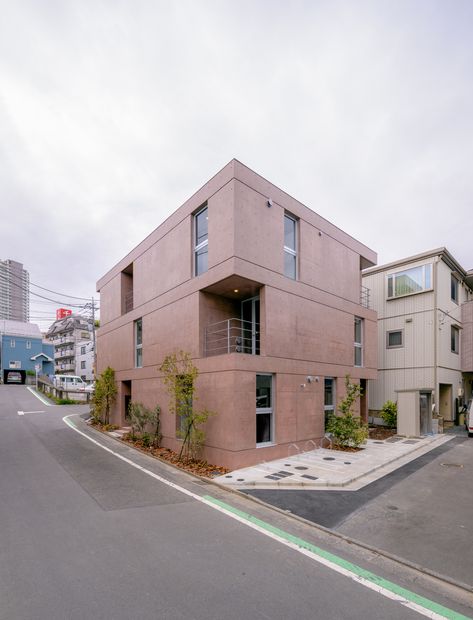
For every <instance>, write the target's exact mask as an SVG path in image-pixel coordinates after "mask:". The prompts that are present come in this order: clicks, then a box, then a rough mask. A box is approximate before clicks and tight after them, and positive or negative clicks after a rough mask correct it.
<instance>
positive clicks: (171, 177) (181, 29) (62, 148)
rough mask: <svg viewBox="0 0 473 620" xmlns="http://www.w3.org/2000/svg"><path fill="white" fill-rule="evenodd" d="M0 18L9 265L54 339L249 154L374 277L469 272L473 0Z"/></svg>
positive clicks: (1, 203) (0, 162) (244, 0)
mask: <svg viewBox="0 0 473 620" xmlns="http://www.w3.org/2000/svg"><path fill="white" fill-rule="evenodd" d="M0 15H1V19H0V258H1V259H6V258H11V259H14V260H17V261H19V262H22V263H23V264H24V267H25V268H26V269H27V270H28V271H29V273H30V279H31V282H32V286H31V291H32V293H35V295H32V296H31V304H32V306H31V320H32V321H33V322H36V323H39V324H40V326H41V327H42V328H45V327H47V326H48V325H49V324H50V323H51V321H52V320H53V318H54V313H53V311H54V310H55V308H57V307H60V306H65V305H66V303H77V304H78V305H81V304H84V303H85V302H86V298H91V297H92V296H95V297H96V298H97V293H96V282H97V280H98V279H99V278H100V277H101V276H102V275H104V274H105V273H106V272H107V271H108V270H109V269H110V268H111V267H112V266H113V265H114V264H115V263H117V262H118V261H119V260H120V259H121V258H122V257H123V256H125V255H126V254H127V253H128V252H129V251H130V250H131V249H132V248H133V247H135V246H136V245H137V244H138V243H139V242H140V241H141V240H142V239H143V238H144V237H146V236H147V235H148V234H149V233H150V232H151V231H152V230H154V229H155V228H156V227H157V226H158V225H159V224H160V223H161V222H162V221H164V220H165V219H166V217H168V216H169V215H170V214H171V213H172V212H173V211H175V210H176V209H177V208H178V207H179V206H180V205H181V204H182V203H183V202H184V201H185V200H186V199H187V198H189V197H190V196H191V195H192V194H193V193H194V192H195V191H196V190H197V189H198V188H199V187H201V186H202V185H203V184H204V183H205V182H206V181H207V180H208V179H210V178H211V177H212V176H213V175H214V174H215V173H216V172H217V171H218V170H220V169H221V168H222V167H223V166H224V165H225V164H226V163H228V162H229V161H230V160H231V159H232V158H234V157H235V158H237V159H239V160H240V161H242V162H243V163H244V164H246V165H247V166H249V167H250V168H252V169H253V170H255V171H256V172H258V173H259V174H261V175H262V176H264V177H265V178H267V179H268V180H269V181H271V182H272V183H274V184H275V185H277V186H279V187H281V188H282V189H283V190H285V191H286V192H287V193H289V194H290V195H292V196H293V197H295V198H296V199H298V200H299V201H300V202H302V203H304V204H305V205H307V206H308V207H310V208H312V209H313V210H314V211H316V212H317V213H319V214H320V215H322V216H323V217H325V218H327V219H328V220H330V221H331V222H333V223H334V224H336V225H337V226H339V227H340V228H342V229H343V230H345V231H346V232H348V233H349V234H350V235H352V236H353V237H355V238H356V239H358V240H359V241H361V242H363V243H364V244H366V245H367V246H368V247H370V248H371V249H373V250H375V251H376V252H377V253H378V263H379V264H383V263H386V262H390V261H393V260H396V259H398V258H402V257H404V256H410V255H412V254H417V253H420V252H423V251H426V250H429V249H432V248H437V247H441V246H446V247H447V248H448V249H449V251H450V252H451V253H452V254H453V256H454V257H455V258H456V259H457V260H458V262H459V263H460V264H461V265H462V266H463V267H464V268H465V269H471V268H473V249H472V248H473V243H472V237H473V235H472V232H473V226H472V214H473V208H472V203H473V173H472V162H473V70H472V67H473V37H472V36H471V24H472V20H473V2H471V1H470V0H465V1H462V0H453V1H447V0H443V1H441V2H440V1H436V0H428V1H423V0H411V1H409V2H407V1H403V0H396V1H394V0H389V1H383V0H373V1H367V0H357V1H354V0H348V1H337V0H310V1H303V0H293V1H289V0H284V1H279V0H239V2H235V1H234V0H233V1H230V0H214V1H213V0H212V1H209V0H192V1H188V0H175V1H174V2H173V1H170V0H168V1H166V2H163V1H161V0H121V1H120V0H81V1H80V2H77V1H76V0H15V2H12V1H11V0H0ZM38 286H41V287H44V288H47V289H50V291H53V292H54V294H53V293H52V292H47V291H44V290H43V289H39V288H38ZM56 293H60V294H56ZM38 294H42V295H43V296H47V297H48V298H49V299H52V300H54V302H61V303H60V304H59V303H53V302H49V301H47V300H44V299H42V298H41V297H38V296H37V295H38ZM66 295H74V296H76V297H81V298H84V299H82V300H74V299H71V298H70V297H66ZM65 302H66V303H65Z"/></svg>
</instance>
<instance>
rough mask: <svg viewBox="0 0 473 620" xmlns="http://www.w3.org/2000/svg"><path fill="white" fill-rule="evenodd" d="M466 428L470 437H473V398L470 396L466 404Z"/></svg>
mask: <svg viewBox="0 0 473 620" xmlns="http://www.w3.org/2000/svg"><path fill="white" fill-rule="evenodd" d="M465 428H466V430H467V431H468V437H473V398H470V400H469V401H468V404H467V405H466V411H465Z"/></svg>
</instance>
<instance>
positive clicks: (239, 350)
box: [235, 347, 243, 353]
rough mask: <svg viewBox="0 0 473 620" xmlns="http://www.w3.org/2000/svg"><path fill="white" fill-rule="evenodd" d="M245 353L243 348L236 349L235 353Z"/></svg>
mask: <svg viewBox="0 0 473 620" xmlns="http://www.w3.org/2000/svg"><path fill="white" fill-rule="evenodd" d="M242 351H243V348H242V347H235V353H241V352H242Z"/></svg>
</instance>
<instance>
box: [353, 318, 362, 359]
mask: <svg viewBox="0 0 473 620" xmlns="http://www.w3.org/2000/svg"><path fill="white" fill-rule="evenodd" d="M355 366H363V319H360V317H358V316H356V317H355Z"/></svg>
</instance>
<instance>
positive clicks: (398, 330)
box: [386, 329, 404, 349]
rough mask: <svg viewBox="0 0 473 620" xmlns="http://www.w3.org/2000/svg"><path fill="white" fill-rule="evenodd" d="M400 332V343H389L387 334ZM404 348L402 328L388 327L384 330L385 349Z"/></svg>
mask: <svg viewBox="0 0 473 620" xmlns="http://www.w3.org/2000/svg"><path fill="white" fill-rule="evenodd" d="M398 333H399V334H401V344H389V336H390V335H391V334H398ZM402 348H404V330H403V329H388V330H387V331H386V349H402Z"/></svg>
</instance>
